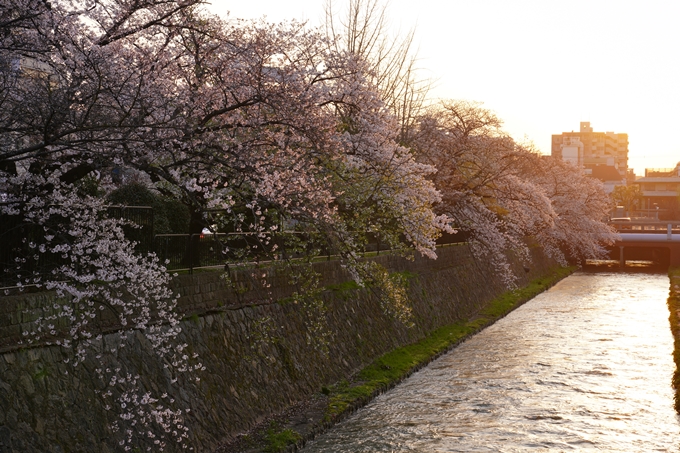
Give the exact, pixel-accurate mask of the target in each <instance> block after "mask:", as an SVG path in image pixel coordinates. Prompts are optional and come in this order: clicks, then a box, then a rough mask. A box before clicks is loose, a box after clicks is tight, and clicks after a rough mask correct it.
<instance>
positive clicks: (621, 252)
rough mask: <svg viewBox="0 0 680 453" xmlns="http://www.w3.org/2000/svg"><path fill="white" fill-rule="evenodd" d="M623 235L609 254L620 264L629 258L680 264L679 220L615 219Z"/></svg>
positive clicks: (616, 225) (673, 264)
mask: <svg viewBox="0 0 680 453" xmlns="http://www.w3.org/2000/svg"><path fill="white" fill-rule="evenodd" d="M612 225H614V226H615V227H616V229H617V231H618V232H619V235H620V236H621V239H620V240H617V241H616V243H615V244H614V245H613V246H612V247H610V257H611V258H612V259H618V260H619V263H620V265H621V267H624V266H625V265H626V260H646V261H654V262H657V263H662V264H668V265H670V266H680V228H679V227H680V224H674V223H668V222H613V223H612Z"/></svg>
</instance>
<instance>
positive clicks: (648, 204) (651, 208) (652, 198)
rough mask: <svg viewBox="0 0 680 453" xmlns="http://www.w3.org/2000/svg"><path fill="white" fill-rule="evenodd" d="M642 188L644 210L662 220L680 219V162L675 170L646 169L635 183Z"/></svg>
mask: <svg viewBox="0 0 680 453" xmlns="http://www.w3.org/2000/svg"><path fill="white" fill-rule="evenodd" d="M635 184H636V185H639V186H640V193H641V195H642V203H641V204H642V210H643V211H646V212H647V214H648V216H650V217H652V216H656V217H658V218H659V219H660V220H671V219H679V218H680V206H679V205H678V197H679V196H680V162H678V164H677V165H676V166H675V168H646V169H645V176H644V177H642V178H638V179H637V180H636V181H635Z"/></svg>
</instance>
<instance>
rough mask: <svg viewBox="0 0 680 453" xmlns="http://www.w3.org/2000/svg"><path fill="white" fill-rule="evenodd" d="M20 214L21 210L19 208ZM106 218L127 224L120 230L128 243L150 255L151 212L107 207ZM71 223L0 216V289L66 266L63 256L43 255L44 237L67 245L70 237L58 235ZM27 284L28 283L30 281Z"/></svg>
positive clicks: (58, 218)
mask: <svg viewBox="0 0 680 453" xmlns="http://www.w3.org/2000/svg"><path fill="white" fill-rule="evenodd" d="M18 209H19V210H21V206H19V208H18ZM107 215H108V216H109V217H112V218H120V219H125V220H127V221H128V222H127V224H126V225H124V226H123V230H124V231H125V235H126V237H127V238H128V239H130V240H131V241H134V242H135V244H136V245H135V247H136V250H138V251H139V252H143V253H146V252H150V251H153V217H154V215H153V209H152V208H151V207H149V206H109V207H108V208H107ZM69 222H70V219H68V218H66V217H63V216H61V215H58V214H55V215H52V216H51V217H50V218H49V219H47V220H46V221H44V222H42V223H41V224H37V223H34V222H31V221H29V220H27V219H26V218H25V216H23V215H1V214H0V287H7V286H15V285H17V284H18V283H19V282H26V278H27V277H29V276H30V277H31V278H33V277H37V276H46V275H49V274H50V273H51V272H52V270H54V269H56V268H58V267H59V266H60V265H62V264H65V263H66V262H67V260H68V257H67V256H65V255H64V254H63V253H49V252H45V251H44V250H43V249H42V247H45V245H46V244H45V236H46V235H54V236H55V237H54V238H53V240H52V242H51V245H52V246H54V245H58V244H60V243H62V244H68V241H69V237H68V235H65V234H59V232H60V231H61V232H63V231H64V230H65V228H64V227H65V225H68V223H69ZM29 282H30V280H29Z"/></svg>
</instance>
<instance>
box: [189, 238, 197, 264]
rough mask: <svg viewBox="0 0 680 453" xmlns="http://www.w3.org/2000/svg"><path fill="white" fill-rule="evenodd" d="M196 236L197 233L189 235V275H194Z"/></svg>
mask: <svg viewBox="0 0 680 453" xmlns="http://www.w3.org/2000/svg"><path fill="white" fill-rule="evenodd" d="M194 236H196V233H193V234H190V235H189V274H193V273H194Z"/></svg>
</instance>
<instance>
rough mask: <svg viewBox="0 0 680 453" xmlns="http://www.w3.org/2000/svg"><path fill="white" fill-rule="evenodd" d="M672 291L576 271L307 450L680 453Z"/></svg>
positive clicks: (650, 280)
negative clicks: (674, 384) (670, 312)
mask: <svg viewBox="0 0 680 453" xmlns="http://www.w3.org/2000/svg"><path fill="white" fill-rule="evenodd" d="M668 287H669V281H668V277H667V276H666V275H665V274H660V273H659V274H651V273H619V272H615V273H610V272H606V273H587V272H579V273H576V274H574V275H572V276H570V277H568V278H566V279H565V280H562V281H561V282H560V283H558V284H557V285H556V286H554V287H553V288H552V289H550V290H548V291H546V292H545V293H542V294H540V295H539V296H537V297H536V298H535V299H533V300H532V301H530V302H528V303H527V304H525V305H523V306H522V307H520V308H518V309H517V310H515V311H514V312H512V313H510V314H509V315H508V316H507V317H506V318H504V319H502V320H500V321H498V322H497V323H495V324H494V325H492V326H490V327H488V328H487V329H485V330H484V331H482V332H481V333H479V334H477V335H475V336H474V337H472V338H470V339H469V340H468V341H466V342H465V343H463V344H462V345H460V346H459V347H458V348H456V349H454V350H453V351H452V352H450V353H448V354H446V355H445V356H442V357H441V358H439V359H438V360H436V361H435V362H433V363H432V364H431V365H430V366H428V367H427V368H425V369H423V370H421V371H419V372H417V373H415V374H414V375H413V376H411V377H410V378H408V379H407V380H405V381H404V382H403V383H402V384H401V385H399V386H398V387H396V388H395V389H393V390H391V391H389V392H387V393H385V394H383V395H381V396H380V397H378V398H377V399H376V400H374V401H373V402H372V403H370V404H369V405H368V406H366V407H365V408H364V409H362V410H360V411H358V412H357V413H356V414H354V415H353V416H352V417H350V418H348V419H347V420H345V421H344V422H341V423H340V424H339V425H337V426H336V427H334V428H333V429H332V430H330V431H329V432H327V433H325V434H323V435H321V436H319V437H318V438H316V439H315V440H314V441H311V442H309V443H308V444H307V446H306V447H305V448H304V449H303V451H304V452H306V453H316V452H353V453H356V452H407V451H409V452H410V451H417V452H438V451H447V452H451V451H455V452H517V451H533V450H540V451H607V452H637V451H639V452H650V451H664V452H666V451H678V448H679V447H678V446H679V445H680V419H679V417H678V415H677V413H676V412H675V410H674V407H673V394H674V392H673V389H672V387H671V380H672V376H673V372H674V370H675V365H674V363H673V358H672V351H673V337H672V335H671V332H670V328H669V322H668V308H667V306H666V298H667V296H668Z"/></svg>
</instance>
